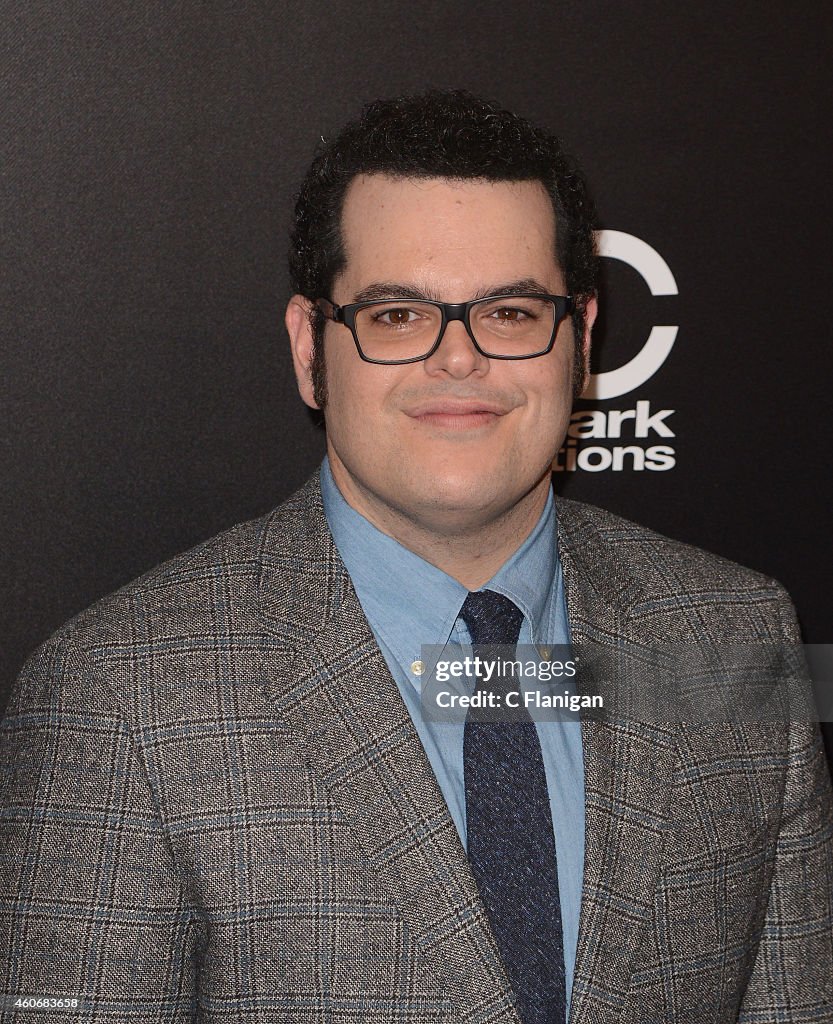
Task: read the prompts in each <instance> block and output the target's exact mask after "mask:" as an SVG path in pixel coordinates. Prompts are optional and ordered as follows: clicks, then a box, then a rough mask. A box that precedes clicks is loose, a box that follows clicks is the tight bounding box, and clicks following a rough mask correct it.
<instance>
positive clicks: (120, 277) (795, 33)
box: [0, 0, 833, 685]
mask: <svg viewBox="0 0 833 1024" xmlns="http://www.w3.org/2000/svg"><path fill="white" fill-rule="evenodd" d="M826 8H827V5H823V4H821V3H816V4H805V5H803V7H802V5H799V7H798V8H795V7H793V8H791V9H788V8H787V6H786V5H783V4H781V3H775V2H759V3H743V2H740V3H735V4H734V5H727V4H717V3H714V2H706V3H701V4H698V5H668V4H666V3H659V2H647V3H631V4H627V5H624V4H618V3H614V2H613V0H607V2H600V0H589V2H588V0H586V2H584V3H581V4H569V5H567V4H563V3H558V2H550V3H546V4H544V3H536V2H530V0H515V2H514V3H513V4H511V5H510V4H508V3H505V2H499V3H498V2H494V0H481V2H479V3H477V4H466V3H462V2H459V0H448V2H445V3H423V4H415V3H412V2H405V0H389V2H385V3H381V2H379V0H365V2H362V3H345V2H333V0H330V2H322V0H304V2H284V3H274V2H273V3H267V2H265V0H253V2H248V3H246V2H239V3H231V2H197V0H179V2H176V3H170V2H168V0H165V2H147V0H146V2H144V3H140V4H136V3H128V2H127V0H112V2H110V3H107V4H94V3H88V2H81V0H64V2H63V3H61V4H56V3H54V2H52V0H28V2H27V3H25V4H18V3H11V2H9V3H5V4H3V7H2V25H3V27H2V30H0V31H2V36H3V41H2V65H1V67H0V73H1V74H2V82H3V100H2V104H1V105H0V119H2V122H1V123H0V150H2V152H0V218H1V220H0V239H2V243H1V244H2V263H3V266H2V277H1V278H0V288H1V289H2V292H1V293H0V302H1V303H2V358H3V367H2V394H3V402H2V416H3V425H2V438H3V450H4V454H5V460H4V461H5V474H6V476H5V487H4V488H3V491H4V497H5V501H4V502H3V510H2V531H3V532H2V536H3V541H4V543H3V550H4V556H5V563H6V569H5V571H4V572H3V574H2V587H3V589H4V598H3V603H2V614H3V622H2V624H0V629H2V632H1V633H0V635H2V637H3V638H4V642H3V645H2V646H3V650H2V665H0V672H2V678H3V682H4V685H8V683H9V682H10V681H11V679H12V678H13V676H14V674H15V673H16V672H17V670H18V669H19V667H20V665H21V664H22V661H23V659H24V658H25V656H26V654H27V653H28V652H29V651H30V650H31V649H32V648H34V647H35V646H36V645H37V644H38V643H39V642H40V641H42V640H43V639H44V638H45V637H46V636H47V635H48V634H49V633H50V632H51V631H52V630H53V629H54V628H55V627H57V626H58V625H59V624H60V623H61V622H62V621H63V620H65V619H66V618H68V617H69V616H70V615H72V614H73V613H75V612H76V611H78V610H80V609H81V608H82V607H84V606H86V605H87V604H89V603H90V602H92V601H93V600H94V599H95V598H97V597H99V596H101V595H102V594H104V593H106V592H108V591H110V590H112V589H114V588H115V587H117V586H118V585H120V584H122V583H125V582H126V581H128V580H129V579H131V578H132V577H134V576H136V575H138V574H139V573H140V572H142V571H143V570H145V569H147V568H149V567H150V566H152V565H154V564H155V563H157V562H158V561H160V560H162V559H164V558H166V557H168V556H170V555H172V554H174V553H175V552H177V551H179V550H182V549H184V548H187V547H190V546H191V545H193V544H194V543H196V542H198V541H200V540H202V539H204V538H206V537H208V536H209V535H211V534H212V533H214V532H216V531H218V530H220V529H222V528H224V527H226V526H228V525H230V524H232V523H234V522H236V521H239V520H241V519H244V518H248V517H251V516H254V515H256V514H260V513H262V512H264V511H265V510H267V509H268V508H270V507H271V506H273V505H275V504H276V503H277V502H278V501H280V500H281V499H282V498H283V497H285V496H286V495H287V494H288V493H289V492H290V491H291V490H292V489H294V488H295V487H296V486H297V485H298V484H300V483H301V482H302V481H303V480H304V479H305V478H306V476H307V475H308V474H309V472H310V471H311V470H312V469H313V467H314V466H315V465H316V463H317V462H318V460H319V458H320V456H321V454H322V451H323V437H322V435H321V433H320V431H319V430H317V429H316V427H315V426H314V425H313V424H312V422H311V420H310V418H309V417H308V416H307V415H306V414H305V412H304V410H303V408H302V406H301V404H300V401H299V399H298V398H297V396H296V392H295V386H294V383H293V380H292V376H291V370H290V360H289V356H288V349H287V343H286V340H285V337H284V332H283V328H282V322H281V320H282V309H283V306H284V303H285V301H286V298H287V295H288V286H287V279H286V271H285V266H284V263H285V259H284V252H285V248H286V227H287V222H288V214H289V209H290V206H291V200H292V196H293V192H294V190H295V188H296V187H297V184H298V182H299V179H300V177H301V175H302V173H303V170H304V168H305V166H306V165H307V163H308V162H309V159H310V157H311V155H312V152H313V149H314V146H315V143H316V140H317V138H318V136H319V135H322V134H325V135H326V134H327V133H328V132H330V131H332V129H334V128H336V127H338V126H339V125H340V124H341V123H342V122H343V121H344V120H345V119H346V118H348V117H350V116H352V115H354V114H355V113H356V112H357V111H358V109H359V107H360V105H361V104H362V103H363V102H365V101H367V100H370V99H372V98H374V97H376V96H377V95H391V94H394V93H397V92H403V91H412V90H419V89H422V88H424V87H426V86H429V85H435V86H463V87H466V88H469V89H472V90H473V91H475V92H480V93H482V94H485V95H487V96H490V97H493V98H496V99H498V100H499V101H500V102H502V103H503V104H505V105H507V106H509V107H511V108H514V109H516V110H518V111H519V112H521V113H523V114H525V115H527V116H529V117H531V118H533V119H534V120H537V121H539V122H541V123H543V124H544V125H546V126H547V127H549V128H550V129H552V130H554V131H556V132H558V133H559V134H561V135H562V136H563V137H564V138H565V139H566V141H567V143H568V146H569V148H570V149H571V150H572V151H573V152H575V153H576V155H577V156H578V157H579V158H580V161H581V162H582V164H583V165H584V167H585V169H586V172H587V175H588V178H589V180H590V182H591V186H592V191H593V193H594V195H595V197H596V200H597V203H598V207H599V211H600V218H601V226H602V227H603V228H604V229H606V230H608V231H619V232H627V233H628V234H631V235H633V236H636V237H637V238H638V239H641V240H643V241H644V242H646V243H648V244H649V245H650V246H651V247H652V248H653V249H654V250H655V251H656V253H657V254H658V259H659V261H660V262H664V264H666V265H667V267H668V268H669V270H670V273H671V274H672V275H673V281H674V284H675V286H676V288H675V289H672V290H676V292H677V293H678V294H670V295H669V294H665V295H652V294H651V290H650V288H649V285H648V284H647V283H646V281H645V280H643V278H642V276H640V274H639V273H638V272H637V270H636V269H634V267H633V266H632V265H630V264H629V263H628V262H627V261H622V260H621V259H618V258H617V259H613V258H610V259H606V260H605V261H604V265H605V275H604V276H605V289H604V294H603V306H604V310H605V312H604V315H603V317H602V324H601V331H600V339H599V340H600V346H599V354H598V356H597V359H596V363H595V369H596V371H598V372H610V371H611V370H613V369H615V368H617V367H619V366H621V365H623V364H624V363H626V362H627V361H628V360H629V359H630V358H631V357H633V356H635V355H636V354H637V353H638V352H639V350H640V349H641V348H642V346H643V345H644V343H645V340H646V338H647V337H648V334H649V332H650V330H651V328H652V326H654V325H676V326H678V328H679V330H678V334H677V337H676V341H675V344H674V346H673V348H672V350H671V352H670V354H669V355H668V357H667V359H666V360H665V361H664V362H663V363H662V365H661V366H660V367H659V368H658V369H657V370H656V372H654V373H653V374H652V375H651V376H649V377H648V379H647V380H644V381H643V382H642V383H641V384H639V386H638V387H636V388H635V389H634V390H631V391H629V392H627V393H625V394H621V395H618V396H614V397H609V398H606V399H600V400H598V401H596V402H595V403H592V404H588V403H586V402H585V403H583V407H584V408H596V409H598V410H601V411H602V412H604V413H605V414H607V413H608V412H609V411H610V410H617V411H629V410H636V409H637V408H640V409H641V413H640V416H639V417H638V418H636V419H634V417H633V416H631V417H630V418H626V419H625V420H624V421H623V426H622V429H621V433H622V438H620V439H616V438H610V437H608V438H602V439H599V438H592V439H584V440H581V441H579V442H578V443H579V444H580V445H591V446H593V447H594V448H596V452H595V453H591V454H590V455H588V456H585V457H584V461H585V464H586V465H590V466H591V469H590V470H588V469H587V468H584V469H581V468H579V469H577V470H575V471H574V472H565V473H562V474H560V476H559V485H560V486H561V487H562V489H563V490H565V492H566V493H569V494H570V495H571V496H573V497H578V498H582V499H585V500H589V501H593V502H596V503H598V504H601V505H604V506H606V507H608V508H610V509H612V510H614V511H616V512H619V513H622V514H624V515H627V516H629V517H631V518H634V519H637V520H638V521H640V522H643V523H645V524H647V525H649V526H652V527H654V528H656V529H659V530H661V531H663V532H666V533H668V534H670V535H672V536H675V537H678V538H680V539H683V540H687V541H690V542H692V543H695V544H699V545H701V546H703V547H706V548H709V549H711V550H713V551H717V552H719V553H721V554H724V555H727V556H728V557H730V558H733V559H735V560H737V561H740V562H743V563H746V564H748V565H751V566H754V567H756V568H758V569H761V570H763V571H765V572H767V573H769V574H771V575H774V576H776V577H778V578H779V579H781V580H782V581H783V582H784V583H785V584H786V585H787V586H788V587H789V589H790V590H791V592H792V594H793V596H794V598H795V601H796V604H797V606H798V609H799V614H800V617H801V620H802V623H803V627H804V630H805V635H806V639H807V640H808V641H812V642H815V643H826V642H829V641H833V635H831V626H830V612H831V604H832V603H833V602H831V597H830V587H829V583H828V577H829V564H830V560H829V547H830V544H829V534H830V518H831V517H830V512H829V509H830V507H831V501H830V499H831V493H830V491H831V488H830V482H829V478H830V474H829V471H828V458H827V456H828V450H829V442H830V426H829V424H830V420H829V415H828V405H829V398H828V393H829V392H830V390H831V388H833V379H831V373H830V369H831V356H830V339H829V334H830V331H829V327H828V322H829V301H830V296H831V294H833V289H831V284H833V271H831V259H830V255H829V250H830V239H829V223H830V217H829V215H830V210H831V205H833V200H831V191H832V190H831V188H830V185H829V182H828V175H829V168H830V143H829V141H828V139H829V126H830V123H831V110H830V104H829V97H830V95H831V89H830V84H831V83H830V72H829V70H828V69H829V66H830V59H829V54H830V52H831V41H833V40H831V35H833V33H831V31H830V21H829V16H828V15H827V14H826V13H825V11H826ZM656 290H657V288H656V287H655V288H654V291H656ZM665 290H666V291H667V290H669V289H667V288H666V289H665ZM607 379H609V378H607ZM637 403H642V405H641V406H637ZM645 403H647V405H646V404H645ZM666 410H673V413H670V414H668V415H665V416H660V417H659V418H658V419H654V420H653V421H651V420H649V422H648V423H647V425H646V424H645V422H644V421H645V420H646V418H648V417H650V416H654V415H655V414H656V413H663V412H665V411H666ZM588 422H589V421H588ZM634 427H640V429H641V431H642V433H645V434H646V435H647V436H645V437H643V438H638V437H637V438H634V436H633V434H634ZM585 429H587V428H585ZM669 430H670V431H672V432H673V437H669V436H668V434H667V431H669ZM596 431H597V432H598V425H597V427H596ZM638 432H639V431H638V430H637V433H638ZM656 445H662V446H664V449H665V453H664V455H663V454H660V455H659V456H657V454H656V453H653V454H652V453H651V452H650V451H648V453H647V454H646V451H645V450H646V449H650V448H652V447H653V446H656ZM617 447H628V448H629V451H626V452H624V453H621V452H620V453H619V454H618V455H615V454H614V451H613V450H614V449H615V448H617ZM634 447H636V448H639V449H640V451H639V452H636V453H635V452H634V451H633V448H634ZM599 449H601V451H599ZM669 450H670V451H671V453H672V454H671V455H669V454H668V451H669ZM640 453H641V454H640ZM617 459H618V462H619V464H620V465H621V466H622V468H620V469H615V468H613V467H614V466H615V465H616V464H617V463H616V460H617ZM640 461H641V462H642V463H643V464H644V465H643V468H642V469H641V470H638V469H637V468H635V467H636V465H637V464H638V463H639V462H640ZM657 461H659V462H663V461H664V462H665V464H668V463H669V462H672V461H673V463H674V465H673V467H672V468H666V469H657V468H652V465H653V464H655V463H656V462H657ZM608 463H610V464H611V465H610V468H607V469H605V468H602V469H601V470H597V471H593V469H594V467H597V466H600V465H601V466H604V465H606V464H608Z"/></svg>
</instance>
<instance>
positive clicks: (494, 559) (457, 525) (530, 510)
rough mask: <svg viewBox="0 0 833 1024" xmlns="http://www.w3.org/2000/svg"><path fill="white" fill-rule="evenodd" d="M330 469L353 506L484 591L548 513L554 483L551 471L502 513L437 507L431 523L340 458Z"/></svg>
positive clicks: (465, 583)
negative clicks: (363, 481) (373, 488)
mask: <svg viewBox="0 0 833 1024" xmlns="http://www.w3.org/2000/svg"><path fill="white" fill-rule="evenodd" d="M330 469H331V471H332V474H333V479H334V480H335V482H336V485H337V486H338V489H339V491H341V494H342V496H343V497H344V499H345V501H346V502H347V504H348V505H350V506H351V507H352V508H353V509H354V510H355V511H356V512H358V513H359V514H360V515H362V516H364V518H365V519H367V520H368V521H369V522H371V523H372V524H373V525H374V526H375V527H376V528H377V529H378V530H381V531H382V533H386V534H387V535H388V536H389V537H393V539H394V540H395V541H398V542H399V543H400V544H401V545H402V546H403V547H406V548H408V550H409V551H413V552H414V554H416V555H419V556H420V558H424V559H425V561H426V562H430V563H431V565H435V566H436V567H437V568H438V569H441V570H442V571H443V572H444V573H447V574H448V575H449V576H451V577H452V578H453V579H455V580H457V582H458V583H461V584H462V585H463V586H464V587H465V588H466V589H467V590H479V589H480V587H482V586H483V584H484V583H487V582H488V581H489V580H490V579H491V578H492V577H493V576H494V575H495V573H496V572H497V571H498V570H499V569H500V568H501V566H503V565H504V564H505V563H506V562H507V561H508V560H509V559H510V558H511V557H512V555H513V554H514V553H515V552H516V551H517V550H518V548H520V547H521V545H522V544H523V543H524V541H525V540H526V539H527V537H528V536H529V535H530V534H531V533H532V531H533V530H534V529H535V526H536V524H537V523H538V520H539V519H540V517H541V513H542V512H543V511H544V507H545V505H546V501H547V496H548V494H549V489H550V486H551V483H550V474H549V472H547V473H546V474H545V475H544V476H543V477H542V478H541V479H540V480H538V481H537V482H536V483H535V484H534V485H533V487H532V488H530V490H529V491H528V492H527V493H526V494H525V495H523V497H522V498H521V499H520V500H519V501H517V502H515V503H514V504H513V505H511V506H510V507H509V508H507V509H505V510H503V511H501V512H499V513H498V514H494V515H492V516H489V515H488V513H486V512H479V513H477V514H472V513H466V514H461V513H449V514H446V515H445V516H443V515H442V514H437V512H436V510H432V515H431V517H430V519H429V520H428V521H426V520H424V519H417V518H416V517H414V516H409V515H408V514H407V513H406V512H405V511H404V510H399V509H396V508H393V507H391V506H390V505H387V504H386V503H384V502H382V501H380V500H379V499H378V498H377V497H376V496H374V495H372V494H370V493H369V492H368V491H366V490H365V489H364V488H362V486H361V485H360V484H359V483H358V481H356V480H355V479H354V478H353V477H351V476H350V474H348V473H347V471H346V470H345V469H344V467H343V465H342V464H341V463H340V461H338V460H333V459H331V461H330Z"/></svg>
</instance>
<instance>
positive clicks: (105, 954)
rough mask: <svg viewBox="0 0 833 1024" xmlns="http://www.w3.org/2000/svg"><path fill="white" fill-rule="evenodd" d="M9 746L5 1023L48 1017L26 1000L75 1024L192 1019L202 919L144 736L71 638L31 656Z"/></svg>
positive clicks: (0, 964)
mask: <svg viewBox="0 0 833 1024" xmlns="http://www.w3.org/2000/svg"><path fill="white" fill-rule="evenodd" d="M0 747H1V752H0V766H1V770H2V774H0V785H2V803H1V804H0V808H1V811H0V814H1V816H0V993H1V994H2V995H0V999H2V1002H0V1021H12V1020H30V1019H35V1018H36V1017H39V1016H40V1015H37V1014H34V1015H33V1014H31V1013H28V1012H22V1011H21V1010H20V1009H18V1008H16V1005H15V1004H16V1003H17V1001H18V1000H27V999H29V1000H41V1001H43V1000H49V999H62V1000H63V1001H64V1006H63V1008H62V1012H61V1014H60V1016H59V1017H58V1019H61V1020H67V1021H69V1020H78V1021H91V1020H100V1019H104V1018H106V1019H112V1020H119V1019H121V1020H128V1019H129V1020H130V1021H135V1022H145V1021H147V1022H148V1024H149V1022H151V1021H159V1020H160V1019H165V1020H169V1021H173V1022H179V1021H186V1020H193V1019H195V1015H196V1014H195V998H196V996H195V992H196V985H195V975H196V971H195V951H196V948H197V942H198V936H199V922H198V919H197V917H196V915H195V913H194V912H193V910H192V908H191V906H190V905H189V900H188V898H187V892H186V885H185V883H184V880H183V878H182V877H180V874H179V872H178V870H177V867H176V864H175V862H174V859H173V856H172V853H171V848H170V844H169V842H168V837H167V835H166V832H165V830H164V828H163V825H162V822H161V819H160V816H159V813H158V810H157V806H156V803H155V801H154V797H153V793H152V790H151V787H150V785H149V782H148V777H147V773H146V771H145V768H144V764H143V760H142V757H141V753H140V749H139V747H138V745H137V743H136V737H135V736H134V734H133V731H132V730H131V729H130V728H129V726H128V723H127V722H126V721H125V717H124V716H123V715H122V714H121V713H120V710H119V708H118V706H117V702H116V700H115V695H114V693H113V692H112V691H111V689H110V688H109V687H108V686H107V685H106V681H105V680H103V679H101V678H99V675H98V673H97V670H96V668H95V667H94V666H93V664H92V663H91V660H90V658H88V657H87V655H85V654H84V653H83V651H81V650H79V649H77V648H76V647H75V646H74V645H73V644H72V643H71V641H67V640H66V639H63V640H57V641H53V642H50V643H48V644H47V645H45V646H44V647H43V648H41V649H40V650H39V651H37V652H36V653H35V654H34V655H33V656H32V658H31V659H30V661H29V663H28V664H27V666H26V668H25V669H24V671H23V673H22V674H21V676H20V678H19V679H18V682H17V685H16V687H15V690H14V691H13V694H12V698H11V701H10V704H9V707H8V709H7V713H6V717H5V719H4V720H3V723H2V733H1V734H0ZM73 1000H74V1001H76V1003H75V1004H73V1002H72V1001H73ZM66 1001H69V1002H66ZM23 1005H24V1006H26V1005H27V1004H26V1003H24V1004H23ZM28 1005H31V1003H30V1004H28ZM41 1005H44V1004H43V1002H41ZM46 1005H49V1003H47V1004H46ZM52 1005H55V1004H54V1003H53V1004H52ZM58 1005H60V1004H58Z"/></svg>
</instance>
